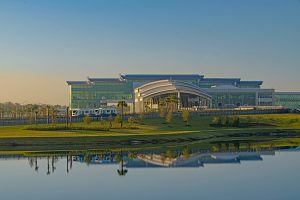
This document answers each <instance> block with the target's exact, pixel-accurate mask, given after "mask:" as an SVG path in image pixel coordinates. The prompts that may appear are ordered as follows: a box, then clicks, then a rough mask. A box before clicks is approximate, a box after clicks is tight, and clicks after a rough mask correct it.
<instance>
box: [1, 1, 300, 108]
mask: <svg viewBox="0 0 300 200" xmlns="http://www.w3.org/2000/svg"><path fill="white" fill-rule="evenodd" d="M299 61H300V0H223V1H221V0H206V1H204V0H203V1H201V0H195V1H192V0H144V1H143V0H119V1H118V0H106V1H104V0H103V1H101V0H97V1H96V0H95V1H92V0H82V1H79V0H69V1H66V0H65V1H64V0H49V1H46V0H35V1H31V0H22V1H21V0H19V1H17V0H16V1H13V0H0V70H1V71H0V91H1V93H0V102H3V101H14V102H20V103H31V102H33V103H51V104H56V103H58V104H67V103H68V87H67V85H66V83H65V81H66V80H85V79H86V77H87V76H90V77H117V76H118V74H119V73H199V74H204V75H205V76H207V77H241V78H243V79H246V80H263V81H264V87H272V88H275V89H277V90H278V91H300V84H299V83H300V78H299V74H300V64H299V63H300V62H299Z"/></svg>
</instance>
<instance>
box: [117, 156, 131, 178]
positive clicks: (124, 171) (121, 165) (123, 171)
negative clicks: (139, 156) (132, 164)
mask: <svg viewBox="0 0 300 200" xmlns="http://www.w3.org/2000/svg"><path fill="white" fill-rule="evenodd" d="M115 160H116V161H117V162H119V169H118V170H117V172H118V175H119V176H125V175H126V174H127V172H128V170H127V169H124V159H123V153H122V151H121V153H120V154H117V155H116V157H115Z"/></svg>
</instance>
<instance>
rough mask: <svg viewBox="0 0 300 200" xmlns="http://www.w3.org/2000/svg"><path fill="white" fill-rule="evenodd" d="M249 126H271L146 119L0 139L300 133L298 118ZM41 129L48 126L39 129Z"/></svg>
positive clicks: (3, 131) (8, 130) (278, 117)
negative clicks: (129, 125) (128, 125)
mask: <svg viewBox="0 0 300 200" xmlns="http://www.w3.org/2000/svg"><path fill="white" fill-rule="evenodd" d="M249 117H251V121H252V122H259V123H266V124H271V125H273V126H257V127H247V128H235V127H223V128H214V127H211V126H209V124H210V123H211V117H195V118H192V119H191V120H190V125H191V126H188V127H187V126H185V125H184V123H183V122H182V119H181V118H175V119H174V120H173V122H172V123H171V124H170V125H167V124H163V123H162V122H164V120H163V119H145V120H144V121H143V124H142V125H138V128H139V129H111V130H110V131H94V130H72V131H71V130H60V131H44V130H42V131H35V130H26V128H28V127H35V126H28V125H25V126H24V125H18V126H3V127H0V138H21V137H99V136H101V137H111V136H114V137H115V136H118V137H124V136H154V135H155V136H158V135H175V134H185V135H190V134H193V135H194V134H197V135H199V134H201V136H205V135H211V134H213V135H220V134H226V133H251V132H266V131H267V132H270V131H276V130H291V131H300V115H299V114H271V115H252V116H249ZM247 118H248V116H241V121H242V122H243V121H246V120H247ZM50 126H51V125H50ZM73 126H80V127H84V126H88V127H95V128H96V127H97V126H98V122H93V123H92V124H90V125H84V124H81V123H79V124H73ZM37 127H40V128H43V127H47V125H38V126H37Z"/></svg>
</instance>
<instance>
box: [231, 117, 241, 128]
mask: <svg viewBox="0 0 300 200" xmlns="http://www.w3.org/2000/svg"><path fill="white" fill-rule="evenodd" d="M232 126H234V127H239V126H240V118H239V117H234V118H233V122H232Z"/></svg>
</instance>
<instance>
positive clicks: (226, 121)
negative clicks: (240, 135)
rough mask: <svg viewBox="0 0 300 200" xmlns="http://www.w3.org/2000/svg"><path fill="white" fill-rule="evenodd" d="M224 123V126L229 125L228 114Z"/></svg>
mask: <svg viewBox="0 0 300 200" xmlns="http://www.w3.org/2000/svg"><path fill="white" fill-rule="evenodd" d="M224 125H225V126H226V127H229V125H230V118H229V117H228V116H225V120H224Z"/></svg>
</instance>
